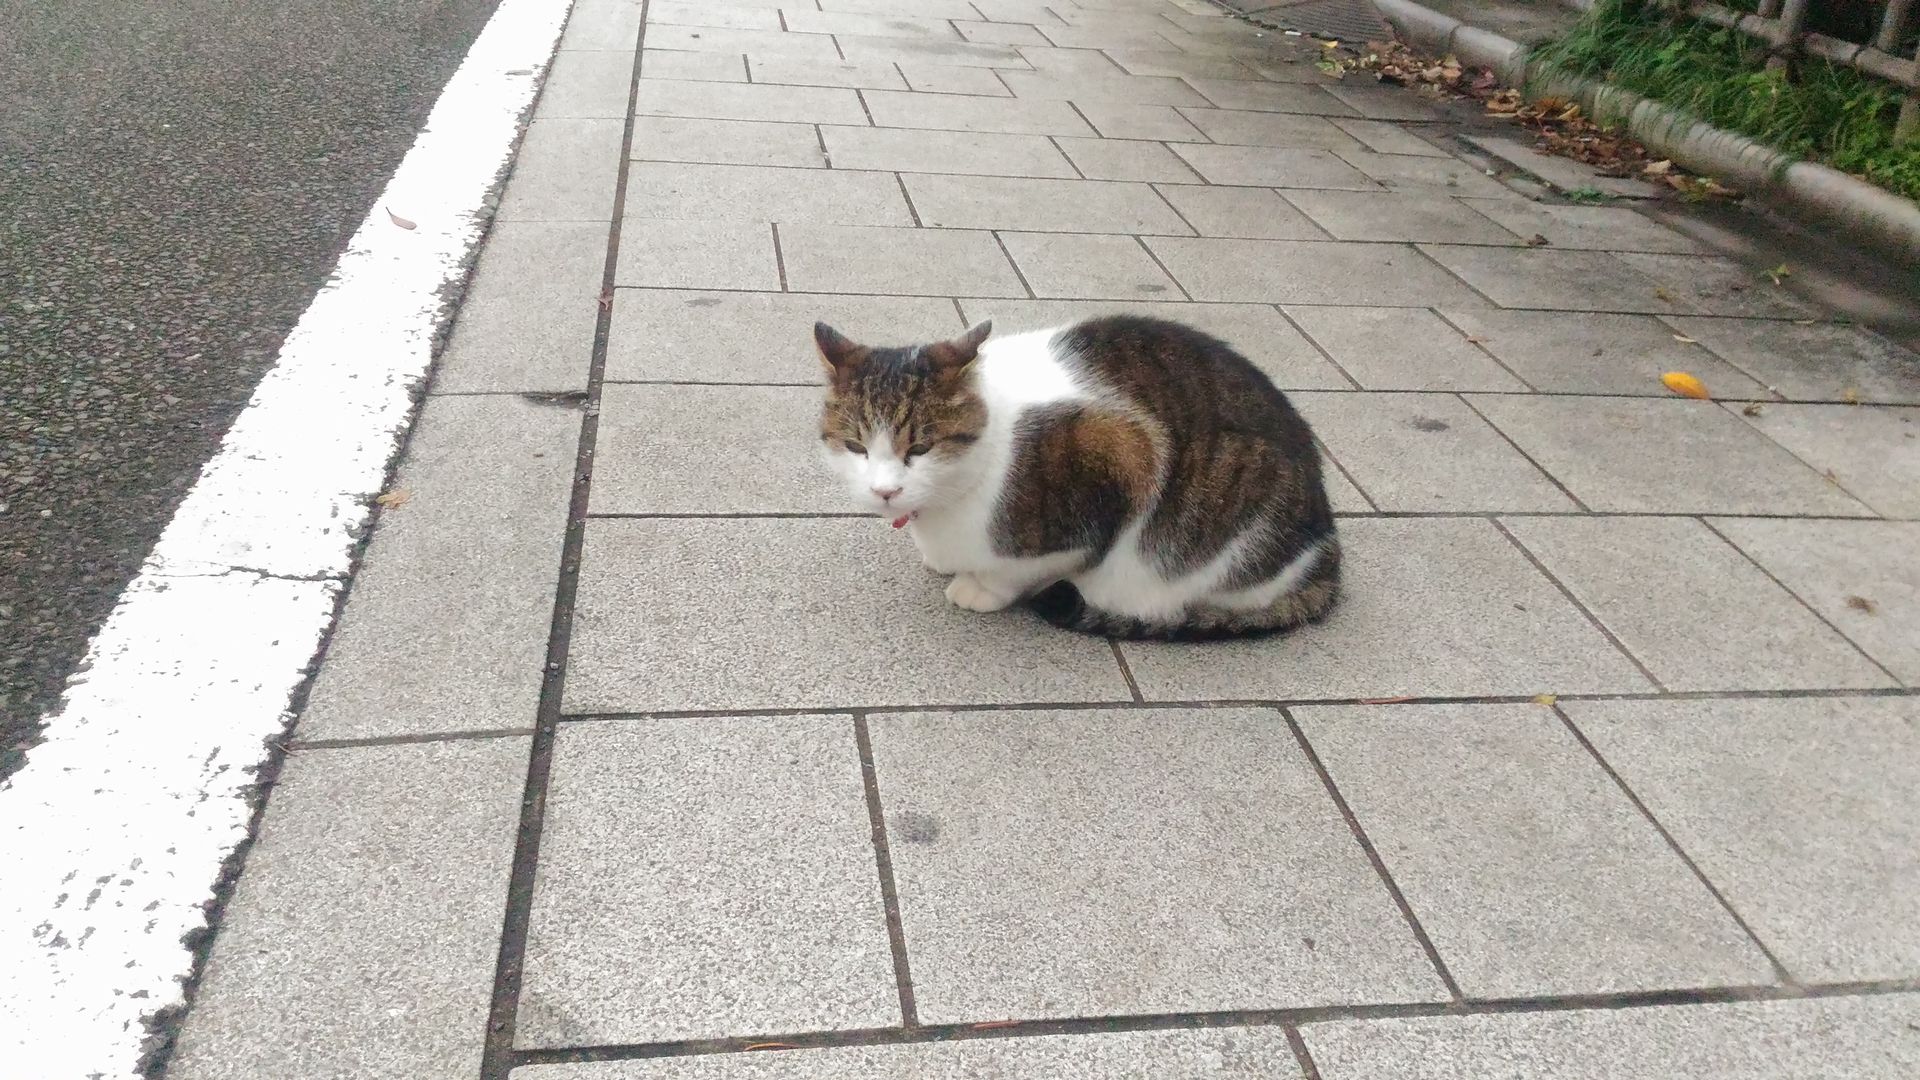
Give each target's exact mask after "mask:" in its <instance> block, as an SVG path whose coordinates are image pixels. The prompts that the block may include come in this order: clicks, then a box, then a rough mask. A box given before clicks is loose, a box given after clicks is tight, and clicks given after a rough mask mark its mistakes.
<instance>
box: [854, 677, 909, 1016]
mask: <svg viewBox="0 0 1920 1080" xmlns="http://www.w3.org/2000/svg"><path fill="white" fill-rule="evenodd" d="M853 741H854V745H855V746H856V747H858V749H859V751H860V780H861V784H862V786H863V787H864V788H865V790H866V795H867V820H868V822H869V823H870V824H871V825H872V827H873V857H874V866H875V869H876V871H877V873H878V874H879V878H880V901H881V904H882V906H883V908H884V909H885V911H886V918H887V945H888V948H889V950H890V951H891V952H892V953H893V979H894V984H895V987H896V988H897V990H898V991H899V994H900V1022H901V1024H902V1026H904V1027H905V1028H906V1029H907V1030H908V1031H912V1030H913V1029H915V1028H917V1027H919V1026H920V1012H919V1007H918V1006H917V1005H916V1004H915V1003H914V999H913V969H912V967H911V965H910V964H909V963H908V959H907V930H906V924H905V923H904V922H902V921H901V918H900V889H899V884H898V882H897V881H896V879H895V878H894V873H893V848H892V846H891V845H890V844H889V843H888V842H887V815H886V810H885V806H884V804H883V803H882V802H881V801H880V773H879V769H878V768H877V767H876V766H875V765H874V760H873V732H872V731H871V730H870V729H869V728H868V726H867V714H866V713H864V712H857V713H855V714H854V715H853Z"/></svg>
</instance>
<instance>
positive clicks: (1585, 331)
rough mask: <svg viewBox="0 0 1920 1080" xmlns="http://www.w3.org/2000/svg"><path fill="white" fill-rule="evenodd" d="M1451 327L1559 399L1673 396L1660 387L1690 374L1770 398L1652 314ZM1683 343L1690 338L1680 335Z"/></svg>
mask: <svg viewBox="0 0 1920 1080" xmlns="http://www.w3.org/2000/svg"><path fill="white" fill-rule="evenodd" d="M1445 314H1446V317H1447V319H1448V320H1449V321H1451V322H1453V323H1454V324H1456V325H1458V326H1459V327H1460V329H1462V330H1465V331H1466V332H1467V334H1468V335H1469V336H1471V337H1475V338H1478V339H1480V340H1479V345H1480V347H1481V348H1483V349H1486V350H1487V351H1488V352H1490V353H1492V354H1493V355H1494V356H1496V357H1499V359H1500V362H1501V363H1502V364H1505V365H1506V366H1507V367H1508V368H1510V369H1511V370H1513V371H1514V372H1515V373H1517V374H1518V375H1519V376H1520V377H1521V378H1523V379H1525V380H1527V382H1528V383H1530V384H1531V385H1532V386H1533V388H1534V389H1536V390H1541V391H1544V392H1546V393H1553V394H1630V395H1635V396H1639V397H1659V398H1664V397H1667V396H1669V395H1670V394H1671V393H1672V391H1670V390H1668V389H1667V388H1666V386H1665V385H1664V384H1663V383H1661V381H1660V376H1661V375H1663V374H1665V373H1666V372H1669V371H1685V372H1688V373H1690V374H1692V375H1694V376H1695V377H1697V378H1699V379H1700V380H1701V381H1702V382H1704V383H1706V385H1707V389H1708V390H1709V391H1710V392H1711V393H1712V394H1713V395H1714V396H1715V397H1717V398H1734V399H1741V398H1756V397H1758V398H1764V397H1771V395H1769V394H1768V393H1767V392H1766V389H1765V388H1764V387H1762V386H1761V385H1760V384H1759V383H1757V382H1754V381H1753V380H1752V379H1750V378H1748V377H1747V376H1746V375H1745V374H1744V373H1742V372H1741V371H1740V370H1739V369H1738V368H1735V367H1733V366H1732V365H1731V364H1728V363H1726V362H1725V361H1723V360H1720V359H1719V358H1717V357H1715V356H1714V355H1713V354H1712V353H1709V352H1707V351H1706V349H1705V348H1703V347H1701V346H1700V345H1698V344H1693V343H1690V342H1684V341H1680V340H1678V339H1677V338H1676V336H1675V334H1674V333H1673V331H1672V329H1671V328H1669V327H1668V326H1667V325H1666V324H1665V323H1663V322H1661V321H1660V320H1658V319H1655V318H1654V317H1653V316H1651V315H1609V314H1601V313H1588V312H1569V311H1495V310H1492V309H1484V310H1480V311H1449V312H1446V313H1445ZM1679 336H1680V337H1684V336H1686V335H1684V334H1683V335H1679Z"/></svg>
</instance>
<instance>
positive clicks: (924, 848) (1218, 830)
mask: <svg viewBox="0 0 1920 1080" xmlns="http://www.w3.org/2000/svg"><path fill="white" fill-rule="evenodd" d="M872 725H873V727H872V731H873V754H874V766H875V773H876V776H877V778H878V781H879V788H880V799H881V804H882V806H883V807H884V808H885V815H886V823H887V839H888V846H889V850H890V851H891V853H892V856H893V871H894V879H895V883H896V888H897V891H898V894H899V898H900V919H901V923H902V926H903V929H904V931H905V935H906V941H907V949H908V953H909V955H910V956H911V957H912V958H913V984H914V999H915V1002H916V1003H917V1004H918V1006H919V1011H920V1018H921V1020H922V1021H923V1022H927V1023H965V1022H969V1021H979V1020H992V1019H1001V1018H1031V1017H1073V1016H1111V1015H1138V1014H1156V1013H1180V1012H1209V1011H1218V1010H1232V1009H1260V1008H1286V1007H1295V1006H1310V1005H1333V1004H1342V1003H1357V1002H1394V1001H1435V1000H1442V999H1444V998H1445V996H1446V992H1445V990H1444V989H1443V988H1442V986H1441V984H1440V981H1439V978H1438V976H1437V975H1436V974H1435V973H1434V971H1433V969H1432V967H1431V966H1430V965H1429V964H1428V962H1427V960H1426V958H1425V957H1424V955H1423V954H1422V952H1421V950H1420V947H1419V945H1418V944H1417V943H1416V941H1415V939H1414V937H1413V932H1412V930H1411V929H1410V928H1408V926H1407V925H1406V923H1405V922H1404V921H1402V919H1401V918H1400V915H1399V913H1398V911H1396V910H1395V908H1394V905H1393V903H1392V900H1391V899H1390V897H1389V895H1388V893H1387V891H1386V889H1385V887H1384V886H1383V885H1382V884H1381V882H1380V880H1379V878H1378V877H1377V876H1375V874H1374V872H1373V870H1372V868H1371V866H1369V865H1368V862H1367V859H1366V857H1365V855H1364V854H1363V852H1362V850H1361V848H1360V846H1359V844H1358V843H1357V842H1356V841H1355V839H1354V837H1353V834H1352V833H1351V832H1350V831H1349V830H1348V829H1347V827H1346V825H1345V823H1344V822H1343V821H1342V820H1341V817H1340V814H1339V812H1338V811H1337V809H1336V808H1335V806H1334V804H1333V802H1332V800H1331V799H1330V798H1328V796H1327V793H1326V789H1325V788H1324V787H1323V786H1322V785H1321V783H1320V781H1319V778H1318V777H1317V775H1316V774H1315V773H1314V770H1313V768H1312V767H1311V766H1310V765H1309V764H1308V763H1307V761H1306V758H1305V755H1304V754H1302V753H1301V751H1300V748H1299V744H1298V743H1297V742H1295V741H1294V739H1293V736H1292V734H1291V733H1290V732H1289V730H1288V728H1287V725H1286V723H1285V722H1284V721H1283V720H1282V718H1281V717H1280V715H1279V714H1278V713H1277V712H1275V711H1272V710H1264V709H1165V710H1161V709H1129V710H1124V711H1122V710H1113V711H1109V710H1085V711H1073V712H978V713H918V714H905V715H891V716H877V717H875V718H874V719H873V721H872Z"/></svg>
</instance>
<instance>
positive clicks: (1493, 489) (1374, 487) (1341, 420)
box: [1294, 393, 1575, 513]
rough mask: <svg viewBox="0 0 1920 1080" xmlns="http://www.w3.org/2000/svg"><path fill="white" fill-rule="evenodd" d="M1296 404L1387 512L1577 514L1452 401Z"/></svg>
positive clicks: (1303, 400)
mask: <svg viewBox="0 0 1920 1080" xmlns="http://www.w3.org/2000/svg"><path fill="white" fill-rule="evenodd" d="M1294 403H1295V404H1296V405H1298V406H1299V407H1300V411H1301V412H1302V413H1303V414H1304V415H1305V416H1306V418H1307V421H1308V422H1309V423H1311V424H1312V425H1313V430H1314V432H1315V433H1316V434H1318V435H1319V436H1320V438H1321V440H1322V441H1323V442H1325V443H1326V445H1327V449H1328V450H1329V451H1330V452H1331V453H1332V454H1333V456H1334V457H1336V458H1339V459H1340V464H1341V465H1343V466H1345V467H1346V469H1347V471H1348V472H1349V473H1351V474H1352V476H1353V479H1354V482H1355V483H1357V484H1359V485H1360V486H1361V487H1362V488H1364V489H1366V492H1367V494H1368V495H1369V496H1370V497H1371V498H1372V499H1373V502H1374V504H1375V505H1376V506H1378V507H1379V508H1380V509H1382V510H1386V511H1389V512H1395V511H1412V512H1419V511H1428V512H1439V511H1447V512H1459V513H1486V512H1490V511H1545V512H1566V513H1570V512H1572V511H1573V510H1574V509H1575V507H1574V505H1573V500H1571V499H1569V498H1567V497H1566V495H1565V494H1563V493H1562V492H1561V491H1560V489H1559V488H1558V487H1555V486H1554V483H1553V481H1551V480H1549V479H1547V477H1546V475H1545V474H1544V473H1542V472H1541V471H1540V470H1539V469H1536V468H1534V467H1533V463H1532V462H1529V461H1528V460H1527V459H1526V458H1525V457H1523V456H1521V454H1520V452H1519V451H1518V450H1515V449H1514V448H1513V446H1512V444H1510V443H1508V442H1507V440H1506V439H1504V438H1502V437H1501V436H1500V433H1499V432H1498V431H1495V430H1494V429H1493V428H1492V427H1491V426H1490V425H1488V423H1487V422H1486V421H1485V420H1482V419H1480V417H1479V415H1478V414H1476V413H1475V412H1474V411H1473V410H1472V409H1469V408H1467V407H1466V405H1464V404H1462V403H1461V401H1460V399H1459V398H1457V397H1454V396H1453V395H1452V394H1352V393H1344V394H1339V393H1335V394H1301V395H1297V396H1296V397H1295V398H1294Z"/></svg>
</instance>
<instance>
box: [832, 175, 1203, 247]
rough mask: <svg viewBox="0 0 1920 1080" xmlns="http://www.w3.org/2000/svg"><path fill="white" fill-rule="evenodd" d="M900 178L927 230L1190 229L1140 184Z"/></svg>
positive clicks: (1180, 233) (1166, 231) (1165, 231)
mask: <svg viewBox="0 0 1920 1080" xmlns="http://www.w3.org/2000/svg"><path fill="white" fill-rule="evenodd" d="M901 179H902V182H903V183H904V184H905V185H906V188H907V196H908V197H909V198H911V199H912V200H913V207H914V209H915V210H916V211H917V212H918V213H919V215H920V223H921V224H922V225H925V226H927V227H929V228H946V229H1020V230H1027V231H1041V232H1056V233H1163V234H1170V235H1176V236H1185V235H1187V234H1188V233H1189V232H1191V231H1192V230H1190V229H1188V228H1187V224H1186V222H1184V221H1181V220H1180V215H1179V214H1176V213H1174V212H1173V208H1172V207H1170V206H1168V205H1167V203H1166V200H1164V199H1162V198H1161V197H1160V196H1159V195H1157V194H1155V192H1154V190H1153V188H1151V187H1149V186H1147V185H1146V184H1123V183H1114V182H1109V181H1104V180H1032V179H1025V178H1021V177H1009V176H940V175H930V176H922V175H911V176H906V177H902V178H901ZM850 224H851V223H850Z"/></svg>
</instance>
